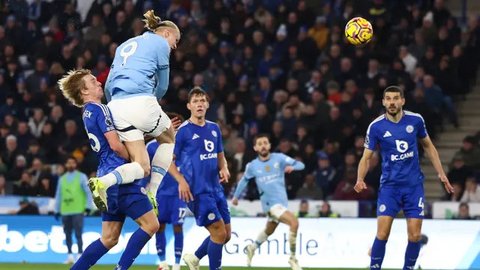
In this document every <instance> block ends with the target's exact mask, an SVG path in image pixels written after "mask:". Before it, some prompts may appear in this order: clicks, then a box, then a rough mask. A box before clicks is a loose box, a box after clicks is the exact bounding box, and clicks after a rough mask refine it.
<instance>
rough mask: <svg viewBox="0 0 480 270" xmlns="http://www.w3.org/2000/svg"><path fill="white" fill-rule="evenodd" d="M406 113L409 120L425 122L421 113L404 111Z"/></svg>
mask: <svg viewBox="0 0 480 270" xmlns="http://www.w3.org/2000/svg"><path fill="white" fill-rule="evenodd" d="M403 112H404V113H405V117H406V118H407V120H412V121H415V120H416V121H422V122H423V121H424V120H423V117H422V115H421V114H419V113H414V112H411V111H403Z"/></svg>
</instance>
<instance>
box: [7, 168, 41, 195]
mask: <svg viewBox="0 0 480 270" xmlns="http://www.w3.org/2000/svg"><path fill="white" fill-rule="evenodd" d="M13 194H14V195H20V196H36V195H37V190H36V189H35V187H34V186H33V184H32V176H31V175H30V174H29V173H28V172H23V173H22V175H21V177H20V179H19V180H18V182H16V183H15V185H14V186H13Z"/></svg>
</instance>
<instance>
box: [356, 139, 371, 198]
mask: <svg viewBox="0 0 480 270" xmlns="http://www.w3.org/2000/svg"><path fill="white" fill-rule="evenodd" d="M372 156H373V151H372V150H370V149H368V148H365V150H363V155H362V158H361V159H360V162H359V163H358V172H357V183H356V184H355V187H354V189H355V191H356V192H357V193H360V192H362V191H363V190H365V189H367V184H365V176H366V175H367V172H368V166H369V163H370V159H371V158H372Z"/></svg>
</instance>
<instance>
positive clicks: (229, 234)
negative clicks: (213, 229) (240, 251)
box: [223, 233, 232, 244]
mask: <svg viewBox="0 0 480 270" xmlns="http://www.w3.org/2000/svg"><path fill="white" fill-rule="evenodd" d="M231 238H232V234H231V233H225V242H223V243H224V244H226V243H228V241H230V239H231Z"/></svg>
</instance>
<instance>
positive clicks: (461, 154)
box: [454, 135, 480, 170]
mask: <svg viewBox="0 0 480 270" xmlns="http://www.w3.org/2000/svg"><path fill="white" fill-rule="evenodd" d="M455 158H462V159H463V161H464V163H465V166H467V167H469V168H471V169H473V170H480V148H479V147H478V142H477V140H476V139H475V137H474V136H470V135H468V136H466V137H465V138H464V139H463V144H462V147H461V148H460V150H458V151H457V152H456V153H455V155H454V159H455Z"/></svg>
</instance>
